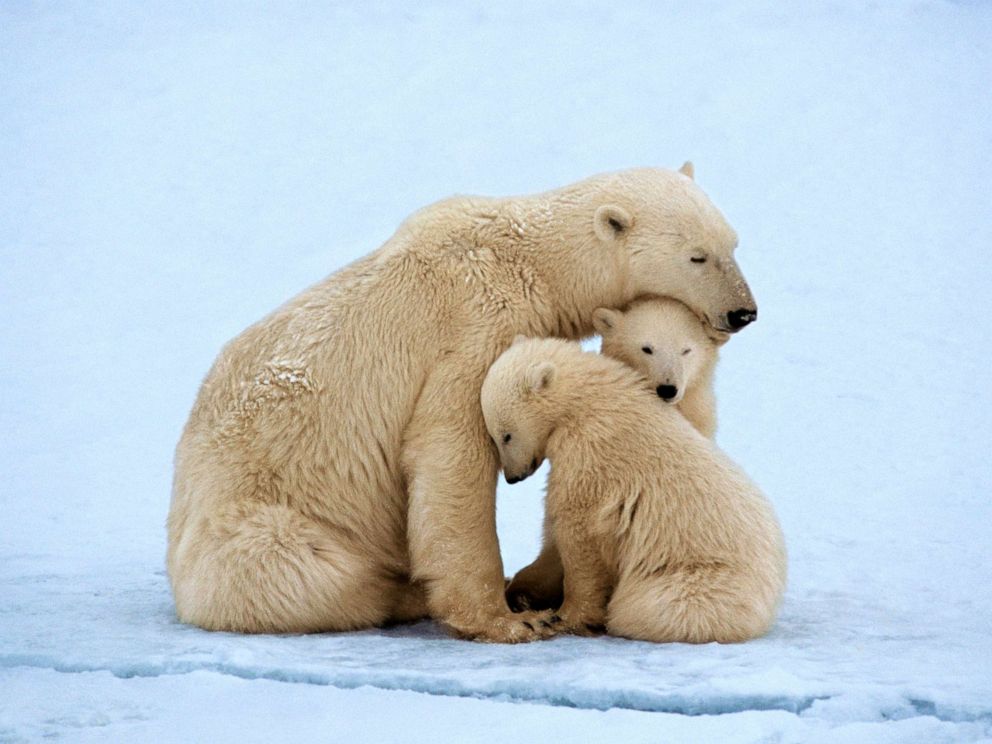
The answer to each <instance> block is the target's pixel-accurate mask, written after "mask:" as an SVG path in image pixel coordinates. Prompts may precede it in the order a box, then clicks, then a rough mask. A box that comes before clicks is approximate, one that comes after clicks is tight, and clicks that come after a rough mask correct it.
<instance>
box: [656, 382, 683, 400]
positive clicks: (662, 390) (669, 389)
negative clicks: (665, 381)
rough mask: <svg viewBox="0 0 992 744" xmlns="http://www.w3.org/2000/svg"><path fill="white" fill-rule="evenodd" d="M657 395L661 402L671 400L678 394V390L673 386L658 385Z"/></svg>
mask: <svg viewBox="0 0 992 744" xmlns="http://www.w3.org/2000/svg"><path fill="white" fill-rule="evenodd" d="M657 393H658V397H659V398H661V399H662V400H671V399H672V398H674V397H675V396H676V395H678V394H679V389H678V388H677V387H675V386H674V385H659V386H658V390H657Z"/></svg>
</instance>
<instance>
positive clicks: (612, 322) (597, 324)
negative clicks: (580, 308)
mask: <svg viewBox="0 0 992 744" xmlns="http://www.w3.org/2000/svg"><path fill="white" fill-rule="evenodd" d="M618 325H620V313H618V312H617V311H616V310H610V309H609V308H608V307H597V308H596V309H595V310H593V313H592V327H593V328H595V329H596V333H598V334H599V335H600V336H609V335H610V334H611V333H613V331H615V330H616V328H617V326H618Z"/></svg>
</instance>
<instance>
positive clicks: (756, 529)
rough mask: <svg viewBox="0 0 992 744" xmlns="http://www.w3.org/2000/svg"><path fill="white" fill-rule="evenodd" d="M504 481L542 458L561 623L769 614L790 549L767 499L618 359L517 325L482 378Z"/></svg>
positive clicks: (756, 627) (727, 619) (672, 632)
mask: <svg viewBox="0 0 992 744" xmlns="http://www.w3.org/2000/svg"><path fill="white" fill-rule="evenodd" d="M481 397H482V410H483V416H484V418H485V422H486V427H487V429H488V431H489V434H490V436H491V437H492V438H493V441H494V442H495V443H496V446H497V449H498V450H499V456H500V460H501V463H502V466H503V469H504V473H505V475H506V477H507V480H508V481H516V480H520V479H522V478H525V477H527V476H528V475H530V474H531V473H533V472H534V470H536V468H537V465H539V464H540V462H541V461H542V460H543V459H544V458H545V457H548V458H549V459H550V460H551V464H552V468H551V475H550V476H549V479H548V488H547V499H546V508H547V518H548V523H549V525H550V528H551V530H552V533H553V537H554V540H555V543H556V544H557V546H558V550H559V551H560V554H561V561H562V565H563V568H564V601H563V603H562V605H561V608H560V609H559V611H558V615H559V616H560V618H561V623H562V625H561V630H564V631H569V632H575V633H588V632H592V631H595V630H596V629H598V628H599V627H602V626H605V627H606V629H607V630H608V631H609V632H610V633H611V634H614V635H619V636H626V637H629V638H637V639H642V640H649V641H659V642H670V641H682V642H690V643H705V642H709V641H719V642H736V641H744V640H747V639H750V638H755V637H757V636H760V635H762V634H763V633H765V632H766V631H767V630H768V628H769V627H770V626H771V624H772V623H773V622H774V619H775V613H776V609H777V607H778V604H779V600H780V598H781V596H782V591H783V589H784V586H785V548H784V544H783V539H782V533H781V530H780V529H779V525H778V522H777V520H776V518H775V515H774V513H773V511H772V508H771V505H770V504H769V503H768V501H767V500H766V499H765V497H764V496H763V495H762V494H761V492H760V491H759V490H758V489H757V488H756V487H755V486H754V485H753V484H752V483H751V482H750V480H749V479H748V478H747V476H745V475H744V473H743V472H741V470H740V469H739V468H738V467H736V466H735V465H734V464H733V463H732V462H731V461H730V460H729V459H728V458H727V457H726V456H725V455H724V454H723V453H721V452H720V450H719V449H717V448H716V446H715V445H714V444H713V443H712V442H710V441H709V440H708V439H706V438H705V437H704V436H702V435H701V434H700V433H699V432H698V431H696V429H695V428H693V427H692V425H690V424H689V423H688V422H687V421H686V419H685V417H684V416H683V415H682V414H680V413H679V412H678V410H676V409H675V408H674V407H673V406H665V405H658V402H657V396H656V394H655V393H654V392H652V391H650V390H647V389H646V388H645V386H644V381H643V379H642V378H641V377H640V376H639V375H638V374H637V372H635V371H634V370H632V369H631V368H630V367H628V366H627V365H625V364H623V363H621V362H618V361H617V360H615V359H611V358H608V357H605V356H603V355H600V354H595V353H590V352H583V351H582V350H581V348H580V347H579V346H578V344H576V343H574V342H569V341H562V340H557V339H523V338H521V337H518V339H517V340H516V341H515V342H514V344H513V345H512V346H511V347H510V348H509V349H507V351H505V352H504V353H503V354H502V355H501V356H500V357H499V358H498V359H497V360H496V362H495V363H494V364H493V365H492V367H491V368H490V369H489V372H488V374H487V376H486V379H485V382H484V383H483V386H482V396H481Z"/></svg>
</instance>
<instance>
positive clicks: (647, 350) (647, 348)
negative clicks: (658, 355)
mask: <svg viewBox="0 0 992 744" xmlns="http://www.w3.org/2000/svg"><path fill="white" fill-rule="evenodd" d="M641 351H643V352H644V353H645V354H654V349H652V348H651V347H650V346H642V347H641Z"/></svg>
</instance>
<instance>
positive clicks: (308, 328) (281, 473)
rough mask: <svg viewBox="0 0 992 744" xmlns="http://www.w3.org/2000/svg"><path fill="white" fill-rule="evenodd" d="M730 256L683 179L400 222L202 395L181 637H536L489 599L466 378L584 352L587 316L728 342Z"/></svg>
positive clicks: (192, 429)
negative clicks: (681, 326) (616, 314)
mask: <svg viewBox="0 0 992 744" xmlns="http://www.w3.org/2000/svg"><path fill="white" fill-rule="evenodd" d="M736 244H737V238H736V236H735V234H734V232H733V230H732V229H731V228H730V226H729V225H728V224H727V223H726V221H725V220H724V218H723V216H722V215H721V214H720V213H719V211H717V209H716V208H715V207H714V206H713V205H712V204H711V203H710V201H709V200H708V199H707V198H706V196H705V195H704V194H703V192H702V191H701V190H700V189H699V188H698V187H697V186H696V185H695V183H694V182H693V180H692V168H691V165H690V164H688V163H687V164H686V165H685V166H683V168H682V169H681V171H680V172H678V173H676V172H672V171H667V170H662V169H637V170H628V171H621V172H618V173H614V174H606V175H600V176H595V177H593V178H590V179H588V180H585V181H581V182H579V183H576V184H573V185H571V186H566V187H564V188H561V189H558V190H556V191H550V192H547V193H543V194H538V195H536V196H528V197H514V198H506V199H489V198H480V197H456V198H452V199H448V200H445V201H442V202H439V203H437V204H434V205H432V206H429V207H427V208H425V209H423V210H421V211H419V212H417V213H415V214H414V215H413V216H411V217H410V218H409V219H408V220H407V221H406V222H404V223H403V225H401V226H400V228H399V229H398V230H397V232H396V234H395V235H394V236H393V237H391V238H390V239H389V240H388V241H387V242H386V243H385V245H383V246H382V247H381V248H380V249H379V250H377V251H375V252H374V253H372V254H370V255H368V256H366V257H365V258H363V259H360V260H359V261H357V262H355V263H353V264H351V265H350V266H347V267H346V268H344V269H342V270H340V271H338V272H337V273H335V274H332V275H331V276H330V277H328V278H327V279H325V280H324V281H323V282H321V283H319V284H317V285H316V286H314V287H311V288H310V289H308V290H306V291H305V292H303V293H302V294H301V295H299V296H298V297H296V298H295V299H293V300H291V301H290V302H288V303H287V304H286V305H284V306H283V307H281V308H279V309H278V310H276V311H275V312H274V313H273V314H271V315H270V316H268V317H267V318H265V319H263V320H262V321H260V322H258V323H256V324H255V325H253V326H251V327H249V328H248V329H247V330H246V331H244V332H243V333H242V334H241V335H240V336H238V337H237V338H235V339H234V340H233V341H231V342H230V343H228V344H227V345H226V346H225V347H224V349H223V350H222V351H221V353H220V356H219V358H218V359H217V361H216V362H215V363H214V366H213V368H212V369H211V370H210V372H209V374H208V375H207V377H206V379H205V380H204V382H203V385H202V387H201V389H200V392H199V395H198V396H197V399H196V402H195V404H194V406H193V410H192V412H191V414H190V418H189V421H188V422H187V424H186V427H185V429H184V431H183V434H182V438H181V439H180V441H179V445H178V447H177V450H176V463H175V479H174V484H173V494H172V505H171V509H170V513H169V522H168V530H169V548H168V569H169V578H170V581H171V583H172V590H173V594H174V596H175V602H176V610H177V613H178V615H179V618H180V620H182V621H184V622H189V623H193V624H196V625H199V626H201V627H204V628H208V629H216V630H233V631H243V632H307V631H329V630H347V629H354V628H361V627H369V626H374V625H378V624H381V623H384V622H390V621H401V620H408V619H414V618H418V617H422V616H424V615H426V614H430V615H431V616H433V617H435V618H437V619H439V620H441V621H443V622H445V623H446V624H447V625H448V626H449V627H450V628H451V629H452V630H454V631H455V632H456V633H458V634H460V635H462V636H464V637H470V638H476V639H480V640H489V641H501V642H514V641H528V640H534V639H536V638H540V637H543V636H545V635H547V634H548V633H550V632H551V631H550V630H548V628H547V624H546V623H542V622H540V620H542V619H543V616H542V615H541V614H535V613H520V614H514V613H511V612H510V609H509V607H508V606H507V604H506V600H505V598H504V593H503V590H504V582H503V566H502V561H501V559H500V554H499V544H498V541H497V538H496V525H495V491H496V477H497V469H498V458H497V453H496V449H495V447H494V446H493V444H492V442H491V441H490V439H489V435H488V433H487V431H486V427H485V422H484V421H483V418H482V411H481V408H480V401H479V391H480V388H481V386H482V381H483V379H484V377H485V375H486V371H487V370H488V368H489V366H490V364H491V363H492V362H493V360H495V359H496V357H497V356H498V355H499V354H500V353H501V352H502V351H503V350H504V349H505V348H506V347H507V346H509V345H510V342H511V341H512V339H513V338H514V336H516V335H517V334H525V335H528V336H562V337H565V338H579V337H582V336H586V335H588V334H589V333H591V332H592V315H593V311H594V310H595V309H596V308H598V307H604V306H605V307H621V306H623V305H625V304H626V303H628V302H630V301H631V300H633V299H634V298H636V297H639V296H643V295H668V296H671V297H674V298H676V299H678V300H681V301H682V302H683V303H685V304H686V305H688V306H689V307H690V308H692V309H693V310H694V311H695V312H696V313H697V314H699V316H700V317H702V318H705V319H706V320H707V321H708V322H709V323H710V324H711V325H712V326H714V327H715V328H718V329H721V330H731V331H733V330H738V329H739V328H741V327H743V326H744V325H746V324H747V323H748V322H750V321H751V320H753V319H754V317H755V314H756V310H755V306H754V302H753V300H752V297H751V294H750V291H749V289H748V287H747V284H746V282H745V281H744V278H743V277H742V275H741V273H740V270H739V269H738V267H737V264H736V262H735V261H734V258H733V251H734V248H735V247H736Z"/></svg>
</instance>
